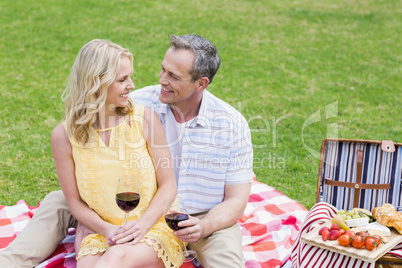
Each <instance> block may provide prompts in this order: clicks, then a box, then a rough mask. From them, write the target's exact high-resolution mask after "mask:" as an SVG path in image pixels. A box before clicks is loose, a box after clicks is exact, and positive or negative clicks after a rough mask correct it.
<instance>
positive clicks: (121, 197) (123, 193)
mask: <svg viewBox="0 0 402 268" xmlns="http://www.w3.org/2000/svg"><path fill="white" fill-rule="evenodd" d="M140 196H141V195H140V183H139V181H138V179H137V178H135V177H122V178H120V179H119V182H118V183H117V189H116V203H117V206H118V207H119V208H120V209H121V210H123V211H124V224H127V221H128V214H129V212H130V211H132V210H133V209H135V208H136V207H137V206H138V204H139V203H140Z"/></svg>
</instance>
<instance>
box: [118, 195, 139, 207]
mask: <svg viewBox="0 0 402 268" xmlns="http://www.w3.org/2000/svg"><path fill="white" fill-rule="evenodd" d="M116 203H117V205H118V206H119V208H120V209H122V210H123V211H125V212H130V211H132V210H133V209H135V208H136V207H137V206H138V204H139V203H140V194H137V193H133V192H124V193H118V194H116Z"/></svg>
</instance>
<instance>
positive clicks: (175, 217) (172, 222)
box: [165, 212, 189, 231]
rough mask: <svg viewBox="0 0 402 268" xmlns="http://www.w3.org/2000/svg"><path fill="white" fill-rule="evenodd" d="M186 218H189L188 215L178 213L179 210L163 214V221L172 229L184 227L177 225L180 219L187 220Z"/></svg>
mask: <svg viewBox="0 0 402 268" xmlns="http://www.w3.org/2000/svg"><path fill="white" fill-rule="evenodd" d="M188 219H189V217H188V215H187V214H184V213H179V212H174V213H171V214H166V215H165V221H166V223H167V225H168V226H169V227H170V229H172V230H174V231H177V230H180V229H183V228H184V227H179V225H178V223H179V222H181V221H185V220H188Z"/></svg>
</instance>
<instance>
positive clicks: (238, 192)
mask: <svg viewBox="0 0 402 268" xmlns="http://www.w3.org/2000/svg"><path fill="white" fill-rule="evenodd" d="M250 188H251V183H245V184H238V185H226V186H225V198H224V200H223V202H222V203H220V204H218V205H216V206H215V207H213V208H212V209H211V210H210V211H209V212H208V213H207V214H206V215H205V217H204V218H202V219H201V220H199V219H198V218H196V217H191V218H190V219H189V220H187V221H185V222H182V223H179V226H182V227H183V226H189V227H188V228H185V229H182V230H179V231H176V232H174V233H173V234H174V235H176V236H177V237H178V238H179V239H180V240H183V241H185V242H189V243H194V242H197V241H198V240H200V239H201V238H204V237H207V236H209V235H210V234H212V233H214V232H215V231H218V230H222V229H224V228H227V227H229V226H231V225H233V224H234V223H235V222H236V221H237V220H238V219H239V218H240V217H241V216H242V215H243V213H244V209H245V208H246V205H247V202H248V197H249V195H250ZM189 234H190V237H189V236H188V235H189Z"/></svg>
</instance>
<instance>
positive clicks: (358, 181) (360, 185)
mask: <svg viewBox="0 0 402 268" xmlns="http://www.w3.org/2000/svg"><path fill="white" fill-rule="evenodd" d="M362 167H363V151H361V150H359V151H357V168H356V182H344V181H334V180H331V179H330V178H326V179H325V183H326V184H328V185H331V186H338V187H347V188H354V189H355V191H354V195H353V196H354V197H353V207H355V208H357V207H358V206H359V197H360V189H372V190H379V189H391V184H390V183H379V184H374V183H372V184H368V183H361V181H362Z"/></svg>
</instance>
